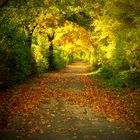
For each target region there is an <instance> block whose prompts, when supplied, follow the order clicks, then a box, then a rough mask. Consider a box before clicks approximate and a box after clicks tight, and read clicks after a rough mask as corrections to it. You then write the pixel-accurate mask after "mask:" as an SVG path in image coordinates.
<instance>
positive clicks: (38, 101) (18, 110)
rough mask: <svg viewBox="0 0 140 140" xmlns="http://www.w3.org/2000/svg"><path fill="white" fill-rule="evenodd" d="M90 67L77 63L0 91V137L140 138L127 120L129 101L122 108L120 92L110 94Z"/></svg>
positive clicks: (9, 139) (45, 139)
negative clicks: (98, 85) (94, 75)
mask: <svg viewBox="0 0 140 140" xmlns="http://www.w3.org/2000/svg"><path fill="white" fill-rule="evenodd" d="M91 70H92V69H91V67H90V66H89V65H88V64H86V63H84V62H76V63H73V64H71V65H68V66H67V68H66V69H64V70H61V71H60V72H51V73H49V74H44V75H41V76H38V77H33V78H32V79H29V80H28V81H27V82H25V83H24V84H21V85H18V86H16V87H14V88H13V89H9V90H7V91H3V92H1V94H0V107H1V110H2V109H3V110H2V113H1V118H2V120H3V122H1V129H0V139H1V140H18V139H23V140H73V139H75V140H126V139H127V140H139V134H137V131H136V130H135V133H134V132H131V126H129V125H128V124H127V123H126V122H125V121H124V120H125V119H127V117H126V116H125V113H124V112H123V111H124V110H125V105H126V103H125V101H123V103H124V104H121V105H122V106H121V107H120V108H119V105H120V104H119V103H120V102H117V100H116V102H115V99H114V98H117V96H116V97H115V96H114V97H111V96H110V97H109V96H107V95H106V94H105V93H108V95H110V94H109V92H110V91H109V89H106V88H104V89H101V88H99V87H97V86H96V85H94V82H91V79H90V77H89V76H88V75H90V72H91ZM95 82H97V81H96V80H95ZM11 93H12V94H11ZM3 95H4V96H3ZM111 98H112V100H111ZM118 98H119V97H118ZM109 99H110V100H109ZM115 104H116V105H115ZM133 107H134V106H133ZM116 108H117V109H116ZM121 108H122V109H121ZM109 110H110V111H109ZM117 110H118V112H121V111H122V112H121V114H119V113H118V112H117ZM129 111H130V112H131V107H130V108H129V109H128V113H129ZM104 112H106V113H104ZM115 114H116V116H115ZM109 115H110V117H109ZM111 115H112V116H111ZM126 115H127V114H126ZM113 117H114V118H113ZM117 119H118V120H120V121H116V120H117Z"/></svg>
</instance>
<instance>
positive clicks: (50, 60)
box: [47, 32, 55, 71]
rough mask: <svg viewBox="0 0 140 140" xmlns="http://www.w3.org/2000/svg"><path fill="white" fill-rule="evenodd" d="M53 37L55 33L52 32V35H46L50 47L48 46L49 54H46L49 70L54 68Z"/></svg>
mask: <svg viewBox="0 0 140 140" xmlns="http://www.w3.org/2000/svg"><path fill="white" fill-rule="evenodd" d="M54 35H55V33H54V32H53V34H52V35H50V34H48V35H47V36H48V39H49V42H50V46H49V54H48V62H49V68H48V69H49V70H50V71H51V70H55V66H54V54H53V43H52V41H53V39H54Z"/></svg>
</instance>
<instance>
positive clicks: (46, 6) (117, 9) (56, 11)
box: [0, 0, 140, 87]
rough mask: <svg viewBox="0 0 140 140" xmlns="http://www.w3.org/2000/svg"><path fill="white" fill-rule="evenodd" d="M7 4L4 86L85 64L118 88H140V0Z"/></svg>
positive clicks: (1, 62) (0, 22)
mask: <svg viewBox="0 0 140 140" xmlns="http://www.w3.org/2000/svg"><path fill="white" fill-rule="evenodd" d="M3 2H4V3H5V2H6V1H1V3H0V6H2V8H1V9H0V14H1V16H0V30H1V32H0V54H1V56H0V83H7V84H13V83H16V82H18V81H21V80H23V79H25V78H27V77H28V76H29V75H32V74H33V73H36V72H39V73H42V72H47V71H48V70H49V69H50V67H51V70H52V69H62V68H64V67H65V66H66V65H67V64H69V63H71V62H73V61H75V60H84V61H87V62H89V63H90V64H91V65H92V66H93V67H94V69H95V70H99V73H100V75H101V76H102V78H104V79H107V80H109V81H110V83H112V84H113V86H115V87H118V86H120V85H121V86H128V85H129V86H133V87H139V85H140V40H139V38H140V26H139V25H140V11H139V9H140V3H139V0H115V1H113V0H40V1H38V0H30V1H27V0H18V1H14V0H9V1H8V2H7V3H6V4H5V5H4V3H3ZM112 81H113V82H112Z"/></svg>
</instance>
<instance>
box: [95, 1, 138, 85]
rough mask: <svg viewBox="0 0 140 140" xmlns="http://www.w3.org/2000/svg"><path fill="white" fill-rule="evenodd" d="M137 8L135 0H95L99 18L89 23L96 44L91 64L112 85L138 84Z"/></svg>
mask: <svg viewBox="0 0 140 140" xmlns="http://www.w3.org/2000/svg"><path fill="white" fill-rule="evenodd" d="M139 8H140V4H139V3H138V1H137V0H135V1H132V0H130V1H129V2H128V1H122V0H117V1H113V0H111V1H109V0H107V1H104V0H98V8H96V9H97V12H98V13H100V14H99V16H98V17H99V18H98V19H96V20H94V21H93V24H92V26H93V27H94V31H93V34H94V40H96V44H97V47H96V49H95V54H94V56H95V59H94V60H96V61H94V63H93V65H94V67H96V68H99V69H101V73H100V74H101V76H102V77H103V78H105V79H110V80H108V82H109V83H111V84H110V85H112V86H114V87H120V86H121V87H124V86H126V85H127V86H128V87H139V86H140V84H139V83H140V82H139V80H138V79H139V69H140V65H139V45H140V41H139V39H138V38H139V37H140V32H139V30H140V28H139V23H140V14H139V12H138V9H139ZM104 66H106V67H105V68H104ZM112 72H113V75H112Z"/></svg>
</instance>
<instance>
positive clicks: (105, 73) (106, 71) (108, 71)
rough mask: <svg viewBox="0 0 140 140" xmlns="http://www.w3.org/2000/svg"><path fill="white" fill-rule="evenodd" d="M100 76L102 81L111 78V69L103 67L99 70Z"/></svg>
mask: <svg viewBox="0 0 140 140" xmlns="http://www.w3.org/2000/svg"><path fill="white" fill-rule="evenodd" d="M100 75H101V77H102V78H104V79H111V78H112V76H113V72H112V70H111V68H109V67H107V66H103V67H102V68H101V71H100Z"/></svg>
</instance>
